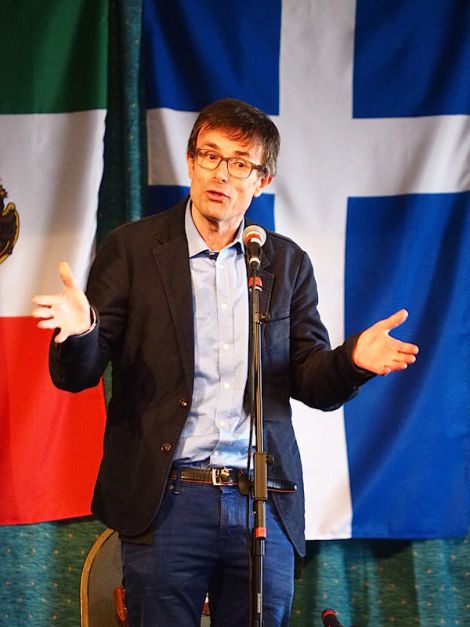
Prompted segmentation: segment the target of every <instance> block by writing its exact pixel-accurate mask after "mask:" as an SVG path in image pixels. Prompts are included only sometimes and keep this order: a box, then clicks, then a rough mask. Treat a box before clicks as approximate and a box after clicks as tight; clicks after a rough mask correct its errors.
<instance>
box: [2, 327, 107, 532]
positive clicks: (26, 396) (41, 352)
mask: <svg viewBox="0 0 470 627" xmlns="http://www.w3.org/2000/svg"><path fill="white" fill-rule="evenodd" d="M49 341H50V333H47V332H45V331H41V330H39V329H37V328H36V321H35V320H34V319H33V318H30V317H17V318H0V360H1V361H0V368H1V375H0V446H1V454H0V502H1V506H0V524H20V523H34V522H43V521H47V520H59V519H63V518H74V517H77V516H84V515H87V514H89V513H90V502H91V497H92V493H93V486H94V483H95V478H96V474H97V472H98V467H99V463H100V460H101V455H102V448H103V444H102V442H103V433H104V423H105V414H106V408H105V400H104V394H103V386H102V385H101V384H100V385H99V386H97V387H95V388H92V389H90V390H86V391H84V392H81V393H79V394H71V393H69V392H62V391H60V390H57V389H56V388H55V387H54V386H53V384H52V382H51V380H50V377H49V371H48V353H49Z"/></svg>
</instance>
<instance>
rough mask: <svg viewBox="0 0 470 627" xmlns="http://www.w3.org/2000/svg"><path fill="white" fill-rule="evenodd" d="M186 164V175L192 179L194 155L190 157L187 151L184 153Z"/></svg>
mask: <svg viewBox="0 0 470 627" xmlns="http://www.w3.org/2000/svg"><path fill="white" fill-rule="evenodd" d="M186 164H187V166H188V176H189V178H190V179H192V178H193V172H194V157H192V156H191V155H190V154H189V152H188V153H186Z"/></svg>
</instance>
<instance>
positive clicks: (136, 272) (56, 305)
mask: <svg viewBox="0 0 470 627" xmlns="http://www.w3.org/2000/svg"><path fill="white" fill-rule="evenodd" d="M279 144H280V139H279V132H278V130H277V128H276V126H275V125H274V123H273V122H272V121H271V120H270V119H269V117H268V116H267V115H265V114H264V113H263V112H261V111H260V110H258V109H256V108H255V107H252V106H250V105H248V104H246V103H244V102H241V101H238V100H233V99H224V100H220V101H217V102H215V103H214V104H212V105H209V106H208V107H206V108H205V109H203V110H202V112H201V113H200V115H199V117H198V118H197V120H196V122H195V124H194V127H193V129H192V131H191V135H190V137H189V141H188V148H187V154H186V160H187V165H188V172H189V177H190V179H191V188H190V196H189V198H187V199H186V200H184V201H183V202H180V203H179V204H177V205H176V206H175V207H174V208H172V209H171V210H169V211H167V212H165V213H161V214H158V215H156V216H152V217H149V218H145V219H143V220H139V221H137V222H133V223H131V224H126V225H123V226H121V227H119V228H117V229H116V230H114V231H113V232H112V233H111V234H110V236H109V237H108V239H107V240H106V242H105V243H104V244H103V246H102V247H101V249H100V251H99V252H98V254H97V256H96V259H95V262H94V263H93V266H92V269H91V272H90V277H89V281H88V286H87V290H86V295H85V293H84V292H83V291H82V290H81V288H80V287H79V286H78V285H77V283H76V282H75V280H74V278H73V275H72V273H71V271H70V268H69V266H68V265H67V264H66V263H62V264H61V266H60V274H61V277H62V281H63V284H64V289H63V292H62V293H61V294H59V295H49V296H47V295H44V296H36V297H35V299H34V300H35V303H36V309H35V310H34V312H33V315H34V316H35V317H37V318H39V319H40V321H39V322H38V326H39V327H41V328H46V329H56V332H55V335H54V339H53V342H52V344H51V351H50V366H51V374H52V378H53V381H54V383H55V384H56V385H57V386H58V387H59V388H61V389H64V390H69V391H75V392H78V391H80V390H83V389H84V388H87V387H90V386H93V385H96V384H97V383H98V381H99V379H100V377H101V376H102V374H103V371H104V369H105V367H106V365H107V364H108V363H109V362H111V364H112V398H111V401H110V404H109V408H108V419H107V424H106V433H105V442H104V455H103V460H102V464H101V468H100V471H99V475H98V479H97V483H96V488H95V494H94V499H93V505H92V509H93V512H94V513H95V514H96V516H97V517H98V518H99V519H100V520H102V521H103V522H104V523H105V524H106V525H108V526H109V527H111V528H113V529H116V530H117V531H118V532H119V533H120V537H121V541H122V554H123V565H124V585H125V588H126V601H127V606H128V612H129V624H130V625H131V626H137V625H139V626H145V627H150V626H154V625H155V626H156V625H161V626H165V627H167V626H168V625H178V626H183V627H184V626H190V625H198V624H199V622H200V616H201V610H202V606H203V603H204V599H205V595H206V592H209V598H210V611H211V623H212V625H215V626H218V625H219V626H223V627H230V626H237V627H246V626H247V625H248V623H249V615H250V614H249V611H250V610H249V602H248V599H249V554H248V549H247V542H246V535H247V530H246V519H247V517H246V508H247V506H248V505H247V499H246V497H244V496H243V495H242V494H241V493H240V489H239V480H240V477H241V476H242V475H243V469H246V467H247V462H248V458H249V456H250V455H251V452H252V451H251V448H250V442H249V436H250V418H251V416H250V410H249V407H248V403H247V395H246V388H247V377H248V353H249V351H248V343H249V290H248V281H247V260H246V255H245V245H244V242H243V237H242V234H243V231H244V228H245V226H246V223H245V213H246V211H247V209H248V207H249V205H250V203H251V201H252V199H253V197H254V196H258V195H260V194H261V193H262V192H263V190H264V189H265V188H266V186H268V185H269V183H270V182H271V180H272V178H273V176H274V175H275V173H276V160H277V155H278V151H279ZM259 265H260V268H259V271H258V272H259V276H260V278H261V279H262V283H263V291H262V293H261V295H260V308H261V311H262V313H264V314H266V323H265V324H264V325H263V403H264V437H265V448H266V450H267V452H268V453H269V457H270V463H269V465H268V493H269V499H268V503H267V511H266V519H267V541H266V553H265V558H264V606H263V615H264V624H265V625H266V626H267V627H269V626H278V625H288V624H289V618H290V612H291V605H292V598H293V589H294V560H295V557H296V556H302V555H303V554H304V551H305V540H304V497H303V488H302V468H301V462H300V456H299V451H298V447H297V443H296V440H295V435H294V430H293V427H292V421H291V408H290V398H291V397H292V398H295V399H298V400H300V401H302V402H304V403H305V404H307V405H308V406H310V407H316V408H320V409H323V410H332V409H336V408H337V407H339V406H340V405H341V404H342V403H344V402H345V401H347V400H348V399H349V398H351V397H352V396H353V395H355V394H356V393H357V391H358V388H359V387H360V386H361V385H362V384H363V383H365V382H366V381H367V380H368V379H370V378H371V377H372V376H373V375H374V374H378V375H386V374H389V373H390V372H392V371H396V370H403V369H405V368H406V367H407V366H408V365H409V364H412V363H413V362H414V361H415V359H416V357H415V356H416V354H417V352H418V348H417V347H416V346H415V345H413V344H409V343H405V342H401V341H399V340H397V339H394V338H392V337H391V336H390V335H389V333H390V331H391V330H392V329H394V328H395V327H397V326H398V325H400V324H401V323H402V322H403V321H404V320H405V319H406V315H407V313H406V311H404V310H401V311H398V312H396V313H395V314H393V315H391V316H390V317H389V318H387V319H386V320H382V321H379V322H377V323H376V324H374V325H373V326H371V327H369V328H368V329H366V330H365V331H363V332H362V333H359V334H357V335H356V336H353V337H351V338H349V339H347V340H346V341H345V343H344V344H343V345H341V346H339V347H338V348H336V349H334V350H331V348H330V345H329V339H328V334H327V331H326V329H325V327H324V326H323V324H322V322H321V320H320V316H319V314H318V311H317V302H318V295H317V287H316V283H315V279H314V275H313V270H312V265H311V262H310V260H309V258H308V256H307V254H306V253H305V252H304V251H303V250H301V249H300V247H299V246H297V245H296V244H295V243H294V242H292V241H291V240H289V239H287V238H286V237H283V236H282V235H279V234H277V233H273V232H268V234H267V238H266V241H265V242H264V244H263V247H262V254H261V258H260V260H259ZM83 419H84V420H86V416H84V417H83Z"/></svg>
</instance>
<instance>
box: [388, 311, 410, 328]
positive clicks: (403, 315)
mask: <svg viewBox="0 0 470 627" xmlns="http://www.w3.org/2000/svg"><path fill="white" fill-rule="evenodd" d="M407 318H408V312H407V310H406V309H400V310H399V311H396V312H395V313H393V314H392V315H391V316H389V317H388V318H385V320H382V321H381V326H383V327H384V328H385V329H387V330H389V331H391V330H392V329H395V328H396V327H399V326H400V325H401V324H403V323H404V322H405V320H406V319H407Z"/></svg>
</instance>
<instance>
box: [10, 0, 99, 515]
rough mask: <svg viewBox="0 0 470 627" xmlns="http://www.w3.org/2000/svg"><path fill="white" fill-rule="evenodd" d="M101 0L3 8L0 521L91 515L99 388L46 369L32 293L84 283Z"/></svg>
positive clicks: (95, 166) (93, 180) (94, 171)
mask: <svg viewBox="0 0 470 627" xmlns="http://www.w3.org/2000/svg"><path fill="white" fill-rule="evenodd" d="M107 36H108V2H107V1H106V0H47V2H37V0H21V2H18V1H17V0H2V2H1V3H0V41H1V42H2V43H1V47H2V52H1V54H0V76H1V82H2V87H1V90H0V185H1V188H0V238H1V241H0V369H1V375H0V442H1V454H0V495H1V496H0V524H16V523H33V522H40V521H47V520H57V519H62V518H70V517H76V516H83V515H86V514H89V513H90V502H91V496H92V490H93V485H94V481H95V477H96V473H97V470H98V465H99V462H100V458H101V449H102V434H103V428H104V417H105V403H104V395H103V390H102V386H101V385H100V386H98V387H96V388H94V389H91V390H88V391H86V392H82V393H80V394H69V393H65V392H61V391H59V390H57V389H55V388H54V387H53V385H52V383H51V381H50V378H49V372H48V350H49V342H50V333H48V332H46V331H41V330H38V329H37V328H36V321H35V320H33V318H32V317H31V315H30V314H31V310H32V302H31V299H32V296H33V295H34V294H47V293H55V292H58V291H60V289H61V285H60V281H59V278H58V272H57V267H58V264H59V262H60V261H62V260H67V261H68V262H69V263H70V265H71V267H72V269H73V271H74V273H75V275H76V276H77V277H78V278H79V280H80V281H81V282H82V283H83V284H84V283H85V280H86V276H87V273H88V268H89V265H90V262H91V259H92V256H93V246H94V237H95V229H96V215H97V203H98V190H99V186H100V181H101V176H102V171H103V137H104V128H105V114H106V96H107V94H106V80H107Z"/></svg>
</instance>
